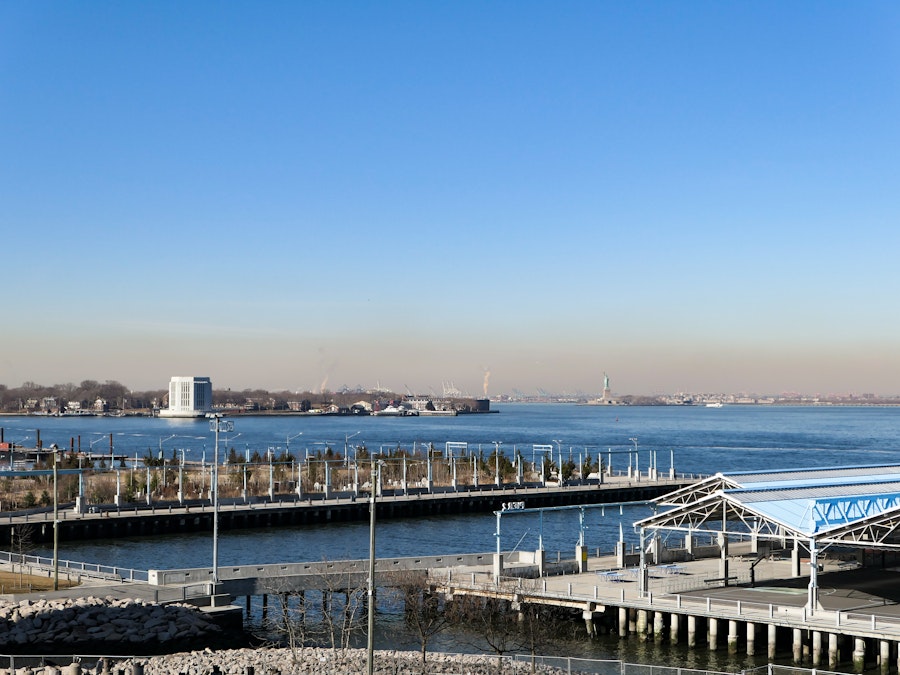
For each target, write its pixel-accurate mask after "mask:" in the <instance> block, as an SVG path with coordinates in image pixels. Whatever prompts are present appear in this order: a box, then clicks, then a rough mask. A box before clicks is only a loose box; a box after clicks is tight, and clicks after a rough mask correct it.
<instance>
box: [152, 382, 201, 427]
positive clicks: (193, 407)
mask: <svg viewBox="0 0 900 675" xmlns="http://www.w3.org/2000/svg"><path fill="white" fill-rule="evenodd" d="M211 410H212V381H211V380H210V379H209V378H208V377H193V376H191V377H183V376H176V377H173V378H172V379H171V381H170V382H169V407H168V408H163V409H162V410H160V411H159V416H160V417H203V416H204V415H206V413H208V412H210V411H211Z"/></svg>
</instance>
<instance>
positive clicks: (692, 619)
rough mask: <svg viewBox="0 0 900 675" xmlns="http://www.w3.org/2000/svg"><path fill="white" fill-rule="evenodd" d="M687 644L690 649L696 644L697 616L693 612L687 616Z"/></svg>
mask: <svg viewBox="0 0 900 675" xmlns="http://www.w3.org/2000/svg"><path fill="white" fill-rule="evenodd" d="M687 646H688V647H689V648H691V649H693V648H694V647H696V646H697V617H696V616H694V615H693V614H688V618H687Z"/></svg>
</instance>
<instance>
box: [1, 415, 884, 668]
mask: <svg viewBox="0 0 900 675" xmlns="http://www.w3.org/2000/svg"><path fill="white" fill-rule="evenodd" d="M495 408H497V409H498V410H499V412H498V413H497V414H473V415H461V416H458V417H411V418H385V417H330V416H329V417H249V416H248V417H242V416H236V417H234V418H233V420H234V427H235V428H234V432H233V433H232V434H230V437H229V438H227V439H226V438H221V439H220V454H221V455H222V456H224V452H225V451H226V449H231V448H234V449H235V451H236V452H238V453H241V454H243V453H245V452H246V453H252V452H255V451H258V452H260V454H263V455H264V454H265V453H266V452H267V451H269V450H272V451H274V452H277V453H280V452H282V451H284V450H288V451H290V452H291V453H292V454H294V455H295V456H297V457H303V456H305V455H306V454H307V453H313V454H314V453H315V452H316V451H321V450H323V449H324V448H325V447H331V448H332V449H334V450H335V451H337V452H340V453H343V450H344V447H345V444H346V445H347V447H353V446H355V445H358V444H365V446H366V447H367V448H368V449H369V450H370V451H374V452H378V451H379V450H388V449H393V448H396V447H397V446H398V445H399V446H400V447H403V448H406V449H411V448H412V447H413V444H415V445H416V447H419V448H421V447H422V446H426V445H427V444H429V443H433V444H434V446H435V447H436V448H438V449H441V448H442V447H444V443H446V442H465V443H468V447H469V451H470V452H476V453H477V452H482V453H483V454H484V455H485V456H487V455H489V454H490V453H491V452H493V450H494V448H495V447H496V444H497V443H498V442H499V443H500V446H499V447H500V448H501V451H503V452H504V453H505V454H508V455H511V454H512V453H513V452H520V453H521V454H522V455H523V456H524V457H525V458H526V459H527V460H530V459H531V456H532V452H533V445H535V444H538V445H544V446H552V448H553V453H554V458H556V457H557V456H558V454H560V453H561V454H562V456H563V458H564V459H568V458H569V457H572V458H574V459H575V460H576V461H577V460H578V459H580V458H581V456H583V455H584V454H585V453H589V454H590V455H591V456H592V457H594V458H596V456H597V455H598V454H600V456H601V457H602V458H603V460H604V462H607V461H611V462H612V464H613V468H614V469H622V468H625V466H627V465H628V463H629V462H634V463H635V464H636V465H637V468H638V469H640V470H641V471H646V469H647V468H648V467H649V466H650V465H651V463H653V464H655V465H656V467H657V469H658V470H659V471H660V472H661V473H666V472H668V470H669V468H670V465H671V464H672V463H674V467H675V469H676V470H677V471H678V473H679V474H681V473H693V474H698V475H699V474H711V473H716V472H733V471H753V470H772V469H791V468H801V467H811V466H828V467H835V466H846V465H855V464H890V463H900V424H898V421H900V408H894V407H876V406H858V407H854V406H840V407H839V406H802V407H801V406H797V407H782V406H739V405H732V406H725V407H723V408H706V407H699V406H678V407H675V406H670V407H625V406H577V405H571V404H501V405H496V406H495ZM0 426H2V427H3V428H4V433H5V438H6V440H7V441H13V442H16V443H19V444H23V445H33V444H34V440H35V438H36V434H37V432H38V430H40V437H41V440H42V442H43V445H44V446H45V447H47V446H49V445H50V444H51V443H56V444H57V445H58V446H59V447H61V448H66V447H69V445H70V443H72V442H73V441H72V439H75V441H74V442H75V443H78V439H79V437H80V445H81V448H82V449H83V450H87V448H88V446H89V445H90V443H91V442H94V448H93V449H94V451H95V452H97V450H98V449H99V448H100V447H104V450H108V448H109V442H108V437H109V435H110V434H112V438H113V444H114V452H115V453H116V454H117V455H118V454H123V455H126V456H134V455H137V456H139V457H143V456H145V455H147V454H152V455H154V456H156V454H157V453H158V452H159V451H160V449H161V450H162V452H163V453H165V454H166V456H171V455H172V453H173V451H179V454H180V451H181V450H184V451H185V453H189V454H188V457H189V458H190V459H193V460H199V459H201V457H202V458H203V459H204V460H205V461H212V457H213V449H214V439H213V436H212V434H211V432H210V431H209V428H208V423H207V422H206V421H205V420H202V421H190V420H189V421H185V420H165V419H155V418H140V417H126V418H107V417H91V418H50V417H47V418H43V417H41V418H37V417H4V418H0ZM29 438H30V439H31V440H30V442H29V440H28V439H29ZM100 439H105V440H100ZM635 450H636V453H635ZM351 452H352V451H351ZM586 513H587V515H586V518H585V525H586V527H587V529H586V532H585V536H586V543H587V546H588V548H589V550H591V551H592V552H594V551H596V550H600V551H603V552H610V551H611V550H612V548H613V546H614V543H615V541H616V540H617V539H618V538H619V536H620V533H621V534H622V535H624V537H625V539H626V541H629V542H631V543H636V542H637V535H636V533H635V532H634V531H633V528H632V523H633V522H634V520H636V519H637V518H640V517H643V516H646V515H649V514H650V513H651V512H650V510H649V507H647V506H636V505H632V506H623V507H621V508H620V507H612V506H607V507H604V508H599V507H597V508H591V509H588V510H587V512H586ZM495 531H496V519H495V518H494V516H493V515H491V514H480V515H470V516H441V517H431V518H419V519H415V520H383V521H381V522H379V523H378V529H377V535H378V539H377V553H378V556H379V557H399V556H415V555H426V554H429V555H435V554H451V553H472V552H489V551H493V550H494V549H495V547H496V544H497V542H496V537H495ZM368 534H369V531H368V524H367V523H335V524H330V525H315V526H304V527H294V528H279V529H262V530H237V531H224V532H220V533H219V543H218V555H219V564H220V565H239V564H250V563H258V564H263V563H279V562H301V561H321V560H336V559H359V558H365V557H367V556H368ZM501 535H502V537H501V543H502V548H503V549H504V550H511V549H514V548H517V549H520V550H535V549H536V548H538V546H539V541H542V542H543V547H544V549H545V550H546V551H547V552H548V556H549V557H555V556H556V555H557V553H556V552H557V551H559V552H560V555H562V556H563V557H566V556H567V557H572V556H573V555H574V547H575V544H576V542H577V540H578V535H579V520H578V512H577V510H567V509H559V510H553V511H547V512H545V513H544V514H543V515H542V516H541V517H538V516H537V515H534V514H523V515H521V516H516V517H505V518H504V520H503V524H502V532H501ZM211 550H212V539H211V535H208V534H196V535H178V536H167V537H150V538H141V539H116V540H107V541H96V542H66V544H65V547H64V550H62V551H61V553H60V555H61V557H63V558H66V559H70V560H84V561H88V562H92V563H101V564H105V565H114V566H117V567H126V568H135V569H166V568H183V567H205V566H209V564H210V555H211ZM36 553H38V554H42V555H47V554H48V553H49V551H43V550H38V551H36ZM379 609H380V611H381V608H379ZM389 614H390V612H389V611H386V615H385V617H384V622H383V623H382V624H381V625H382V626H385V625H386V626H389V627H390V630H389V632H385V631H384V630H383V629H382V632H381V633H380V635H379V637H378V639H379V640H380V642H381V644H383V645H387V644H391V645H397V646H401V647H403V646H406V647H410V648H416V641H415V638H414V637H413V636H412V635H405V634H404V633H403V632H402V630H401V629H400V624H402V618H401V617H400V616H399V615H396V616H393V618H391V616H389ZM581 632H583V625H582V623H581V622H579V621H575V622H573V624H572V635H571V636H569V638H567V639H562V638H561V639H560V640H559V641H558V644H557V645H556V647H555V650H556V651H557V652H558V653H561V654H566V655H571V656H584V657H591V658H617V659H623V660H626V661H637V662H644V663H668V664H673V665H681V666H683V667H705V668H710V669H722V670H739V669H742V668H748V667H751V666H754V665H760V664H761V663H764V662H765V661H764V660H763V659H761V657H756V660H755V661H754V659H753V658H750V657H746V656H742V655H728V654H725V653H713V654H710V653H708V652H705V651H703V650H694V651H688V650H686V649H680V648H678V647H668V646H660V645H654V644H652V643H641V642H638V641H637V640H617V639H616V638H615V637H614V636H606V637H601V638H597V639H594V640H588V639H587V638H586V637H585V636H583V635H581V634H580V633H581ZM469 644H470V640H469V639H468V638H467V637H466V636H465V635H464V634H462V633H460V632H459V631H454V632H448V633H445V634H442V635H441V636H439V637H438V638H436V639H435V641H434V644H433V645H432V646H431V648H433V649H446V650H448V651H466V650H467V649H466V645H469ZM661 650H662V651H661Z"/></svg>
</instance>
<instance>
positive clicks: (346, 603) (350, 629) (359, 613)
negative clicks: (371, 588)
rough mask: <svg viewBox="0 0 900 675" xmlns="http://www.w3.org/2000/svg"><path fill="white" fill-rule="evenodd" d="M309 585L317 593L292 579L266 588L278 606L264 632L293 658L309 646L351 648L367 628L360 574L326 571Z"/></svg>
mask: <svg viewBox="0 0 900 675" xmlns="http://www.w3.org/2000/svg"><path fill="white" fill-rule="evenodd" d="M308 585H309V586H311V587H313V588H314V590H302V589H301V588H300V587H299V586H300V585H299V584H295V583H293V582H292V581H291V580H290V579H289V578H282V579H272V580H271V582H270V583H268V584H267V585H266V590H267V591H268V593H267V595H269V596H271V597H274V598H275V599H276V601H277V603H278V604H277V607H276V610H277V614H276V617H275V619H274V620H270V619H268V617H267V621H266V623H265V624H264V626H263V628H264V630H265V631H266V632H267V633H268V634H270V635H271V634H275V635H276V636H277V637H278V639H279V641H281V642H282V643H284V644H285V645H286V646H287V647H288V648H289V649H290V651H291V655H292V658H293V659H298V658H299V652H298V650H299V649H300V648H302V647H304V646H307V645H317V646H321V645H327V646H329V647H331V648H332V649H333V650H339V649H340V650H344V649H349V647H350V644H351V642H352V639H353V636H354V635H357V634H360V633H362V631H363V628H364V623H365V615H364V601H365V596H366V589H365V587H364V581H362V580H361V577H360V576H359V575H358V574H356V575H354V574H352V573H340V572H332V571H323V572H322V573H321V574H318V575H316V578H315V580H314V581H313V582H312V583H310V584H308Z"/></svg>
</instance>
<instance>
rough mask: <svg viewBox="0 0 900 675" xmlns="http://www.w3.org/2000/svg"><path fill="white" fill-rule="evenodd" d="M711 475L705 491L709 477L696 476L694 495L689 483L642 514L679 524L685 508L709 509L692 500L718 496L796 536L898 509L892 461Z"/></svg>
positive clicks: (899, 483)
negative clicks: (670, 500)
mask: <svg viewBox="0 0 900 675" xmlns="http://www.w3.org/2000/svg"><path fill="white" fill-rule="evenodd" d="M717 475H718V476H719V477H720V478H721V479H722V480H721V484H720V485H719V487H718V488H717V489H715V490H714V491H713V492H710V491H709V487H710V480H711V479H706V480H704V481H700V482H699V483H697V484H696V486H697V491H696V493H695V494H694V495H692V494H691V490H690V488H687V489H683V490H681V491H679V493H680V494H681V495H682V496H681V499H680V502H679V505H677V506H674V508H672V509H671V510H670V511H667V512H666V513H664V514H660V515H659V516H658V517H651V518H648V519H645V520H646V521H647V522H648V523H649V522H650V521H654V524H653V526H661V527H664V528H665V527H666V524H665V521H669V523H672V524H680V523H681V524H683V523H684V522H685V520H684V519H685V517H688V518H689V519H690V517H689V516H688V514H692V513H696V514H697V517H698V518H701V519H703V518H705V517H707V516H708V514H709V513H710V510H709V507H707V508H704V509H695V508H694V507H693V505H694V504H704V503H705V504H710V505H711V504H713V503H714V500H716V499H719V500H724V501H725V502H727V503H729V504H730V505H731V507H733V508H736V509H738V512H740V513H743V514H744V516H742V517H744V518H746V517H751V518H753V517H756V518H759V519H762V520H764V521H770V522H771V523H773V524H778V525H779V526H780V527H781V528H784V529H785V530H787V531H790V532H793V533H794V535H795V536H799V537H804V538H813V537H815V538H827V535H828V532H829V531H831V530H838V529H840V528H844V527H846V526H847V525H852V524H854V523H857V522H860V521H864V520H866V519H872V518H877V517H879V516H881V515H883V514H884V515H887V516H890V517H891V518H892V517H893V516H894V515H895V512H896V513H900V465H898V464H873V465H869V466H843V467H833V468H822V467H818V468H803V469H790V470H779V471H737V472H728V473H721V474H717ZM692 496H693V499H692ZM662 499H663V500H664V499H665V498H664V497H663V498H662ZM711 500H713V501H712V502H711ZM716 508H718V507H716ZM679 514H685V515H679Z"/></svg>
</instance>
